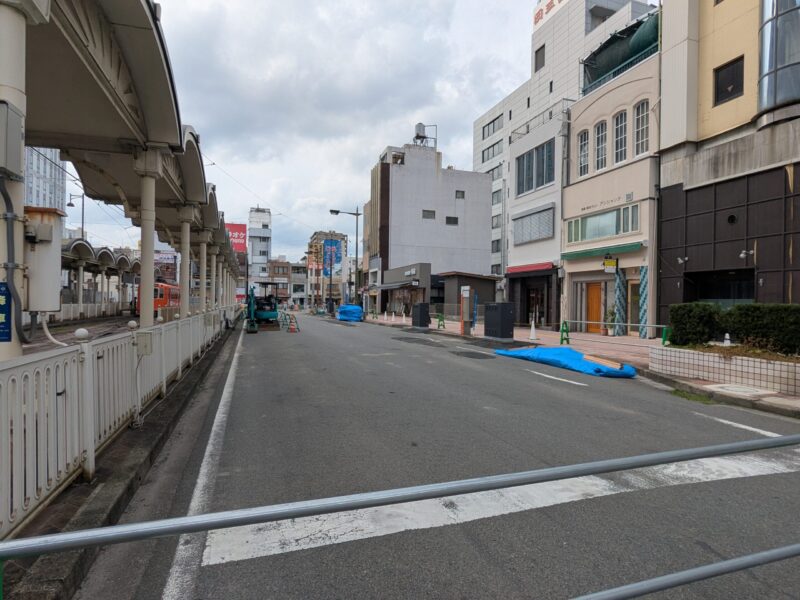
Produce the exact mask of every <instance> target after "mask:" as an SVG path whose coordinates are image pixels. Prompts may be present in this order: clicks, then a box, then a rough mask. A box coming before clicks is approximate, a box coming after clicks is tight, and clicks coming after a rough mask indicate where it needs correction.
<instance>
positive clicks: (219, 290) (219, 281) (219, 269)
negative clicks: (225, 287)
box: [214, 256, 222, 306]
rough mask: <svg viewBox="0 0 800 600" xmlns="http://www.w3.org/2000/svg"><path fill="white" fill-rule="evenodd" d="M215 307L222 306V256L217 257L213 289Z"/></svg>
mask: <svg viewBox="0 0 800 600" xmlns="http://www.w3.org/2000/svg"><path fill="white" fill-rule="evenodd" d="M214 295H215V296H216V303H217V306H222V256H217V286H216V287H215V288H214Z"/></svg>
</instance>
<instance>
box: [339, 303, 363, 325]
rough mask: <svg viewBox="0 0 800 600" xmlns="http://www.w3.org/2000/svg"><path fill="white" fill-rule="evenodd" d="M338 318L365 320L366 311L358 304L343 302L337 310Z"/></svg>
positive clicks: (342, 319)
mask: <svg viewBox="0 0 800 600" xmlns="http://www.w3.org/2000/svg"><path fill="white" fill-rule="evenodd" d="M336 318H337V319H338V320H340V321H363V320H364V311H363V310H362V308H361V307H360V306H358V305H357V304H342V305H341V306H340V307H339V310H338V311H337V312H336Z"/></svg>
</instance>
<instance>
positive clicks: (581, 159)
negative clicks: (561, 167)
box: [578, 130, 589, 177]
mask: <svg viewBox="0 0 800 600" xmlns="http://www.w3.org/2000/svg"><path fill="white" fill-rule="evenodd" d="M588 174H589V132H588V131H586V130H583V131H581V132H580V133H579V134H578V177H583V176H584V175H588Z"/></svg>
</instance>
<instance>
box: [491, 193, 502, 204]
mask: <svg viewBox="0 0 800 600" xmlns="http://www.w3.org/2000/svg"><path fill="white" fill-rule="evenodd" d="M502 201H503V190H495V191H493V192H492V206H494V205H495V204H500V203H501V202H502Z"/></svg>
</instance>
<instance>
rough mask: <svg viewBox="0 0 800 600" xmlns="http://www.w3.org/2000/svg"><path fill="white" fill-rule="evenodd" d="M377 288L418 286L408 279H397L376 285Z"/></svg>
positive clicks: (392, 288) (394, 288)
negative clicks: (395, 281) (393, 281)
mask: <svg viewBox="0 0 800 600" xmlns="http://www.w3.org/2000/svg"><path fill="white" fill-rule="evenodd" d="M377 287H378V289H379V290H399V289H400V288H404V287H419V286H417V285H414V284H413V283H411V282H410V281H398V282H397V283H384V284H382V285H379V286H377Z"/></svg>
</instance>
